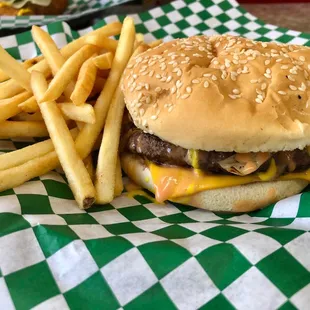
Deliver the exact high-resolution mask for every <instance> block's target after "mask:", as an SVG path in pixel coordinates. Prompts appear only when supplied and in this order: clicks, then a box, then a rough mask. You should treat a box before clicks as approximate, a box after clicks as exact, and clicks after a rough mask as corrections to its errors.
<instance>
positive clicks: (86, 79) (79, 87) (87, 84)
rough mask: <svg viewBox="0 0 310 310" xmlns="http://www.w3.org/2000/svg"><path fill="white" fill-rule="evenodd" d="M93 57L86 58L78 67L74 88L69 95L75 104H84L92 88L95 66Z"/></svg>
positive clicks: (94, 78) (95, 71)
mask: <svg viewBox="0 0 310 310" xmlns="http://www.w3.org/2000/svg"><path fill="white" fill-rule="evenodd" d="M93 59H95V58H89V59H88V60H86V61H85V62H84V64H83V65H82V67H81V69H80V73H79V75H78V79H77V82H76V85H75V88H74V90H73V92H72V94H71V97H70V99H71V100H72V102H73V103H74V104H76V105H82V104H84V103H85V102H86V101H87V98H88V97H89V95H90V94H91V92H92V90H93V88H94V85H95V81H96V75H97V67H96V66H95V64H94V62H93Z"/></svg>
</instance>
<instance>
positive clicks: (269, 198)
mask: <svg viewBox="0 0 310 310" xmlns="http://www.w3.org/2000/svg"><path fill="white" fill-rule="evenodd" d="M121 163H122V168H123V170H124V171H125V172H126V174H127V175H128V177H129V178H130V179H132V180H133V181H134V182H135V183H137V184H138V185H140V186H142V187H143V188H146V189H148V190H149V191H151V192H154V184H153V181H152V176H151V172H150V170H149V168H148V167H147V166H146V165H145V162H144V159H143V158H141V157H140V156H137V155H133V154H129V153H125V154H122V156H121ZM307 185H308V182H307V181H304V180H288V181H272V182H257V183H251V184H247V185H240V186H233V187H225V188H219V189H212V190H207V191H203V192H199V193H196V194H193V195H190V196H186V197H180V198H177V199H174V200H173V202H178V203H182V204H186V205H189V206H193V207H196V208H201V209H205V210H209V211H217V212H236V213H237V212H249V211H254V210H257V209H261V208H264V207H267V206H268V205H269V204H271V203H274V202H276V201H278V200H281V199H283V198H287V197H289V196H292V195H295V194H298V193H300V192H301V191H302V190H303V189H304V188H305V187H306V186H307Z"/></svg>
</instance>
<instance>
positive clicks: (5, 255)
mask: <svg viewBox="0 0 310 310" xmlns="http://www.w3.org/2000/svg"><path fill="white" fill-rule="evenodd" d="M133 17H134V19H135V21H136V24H137V31H139V32H143V33H145V34H146V38H147V39H148V40H152V39H155V38H161V37H164V38H165V40H170V39H173V38H177V37H182V36H190V35H195V34H198V33H205V34H215V33H226V32H229V33H232V34H236V35H237V34H239V35H243V36H246V37H249V38H252V39H259V40H264V41H268V40H277V41H281V42H291V43H295V44H309V42H310V41H309V40H310V35H308V34H303V33H300V32H296V31H291V30H287V29H282V28H278V27H275V26H272V25H266V24H264V23H263V22H261V21H260V20H257V19H256V18H255V17H254V16H252V15H250V14H249V13H247V12H245V11H244V10H243V9H242V8H241V7H239V6H238V5H237V3H236V2H234V1H232V0H229V1H226V0H214V1H213V2H211V1H201V2H194V1H186V2H184V1H176V2H172V3H171V4H168V5H166V6H163V7H159V8H156V9H153V10H151V11H149V12H145V13H143V14H140V15H134V16H133ZM116 19H118V17H116V16H111V17H108V18H106V19H105V20H104V21H102V22H100V23H99V24H97V25H95V26H94V28H98V27H100V26H102V25H103V24H105V23H107V22H111V21H114V20H116ZM120 19H121V20H122V17H120ZM46 29H47V30H48V31H49V33H51V34H52V35H53V38H54V39H55V40H56V42H57V43H58V44H59V46H62V45H64V44H65V43H66V42H67V41H70V40H72V39H73V38H76V37H77V36H79V35H80V34H82V33H85V32H87V31H90V29H86V30H85V31H82V32H80V33H75V32H73V31H71V29H70V28H69V27H68V25H67V24H65V23H60V22H58V23H55V24H51V25H48V26H47V27H46ZM0 43H1V44H2V45H3V46H4V47H5V48H6V49H7V50H8V51H9V52H10V53H11V54H12V55H14V56H15V57H16V58H18V59H25V58H29V57H33V56H34V54H35V52H36V48H35V45H34V43H33V41H32V39H31V35H30V33H24V34H22V35H17V36H11V37H7V38H5V39H1V40H0ZM32 142H33V141H29V140H25V139H15V140H7V141H0V150H2V151H4V152H7V151H9V150H12V149H16V148H20V147H24V146H26V145H28V144H30V143H32ZM309 230H310V192H304V193H303V194H301V195H296V196H294V197H290V198H288V199H285V200H282V201H280V202H278V203H276V204H274V205H271V206H269V207H268V208H266V209H263V210H260V211H256V212H252V213H249V214H241V215H233V214H231V215H227V214H226V215H225V214H217V213H211V212H206V211H203V210H198V209H194V208H191V207H188V206H184V205H180V204H172V203H167V204H165V205H158V204H154V203H152V202H151V201H149V200H148V199H147V198H145V197H143V196H135V197H134V198H130V197H128V195H127V194H126V193H123V195H122V196H121V197H119V198H117V199H115V200H114V201H113V202H112V203H111V204H108V205H104V206H95V207H93V208H92V209H90V210H88V211H82V210H79V209H78V208H77V206H76V204H75V202H74V200H73V196H72V193H71V191H70V189H69V187H68V185H67V183H66V180H65V179H64V176H63V175H62V174H60V173H57V172H50V173H48V174H47V175H45V176H42V177H40V178H36V179H34V180H32V181H30V182H27V183H26V184H24V185H22V186H20V187H18V188H15V189H12V190H8V191H6V192H4V193H1V194H0V309H14V308H15V309H32V308H33V309H99V308H103V309H160V308H162V309H176V308H178V309H264V310H265V309H267V310H269V309H296V308H298V309H309V305H310V273H309V271H310V251H309V248H310V233H309Z"/></svg>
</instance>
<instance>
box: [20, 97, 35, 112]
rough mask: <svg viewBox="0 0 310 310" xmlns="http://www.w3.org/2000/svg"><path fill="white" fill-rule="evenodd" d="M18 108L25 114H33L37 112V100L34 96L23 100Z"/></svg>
mask: <svg viewBox="0 0 310 310" xmlns="http://www.w3.org/2000/svg"><path fill="white" fill-rule="evenodd" d="M18 107H19V108H20V109H21V110H22V111H24V112H27V113H34V112H36V111H38V110H39V106H38V103H37V100H36V98H35V97H34V96H32V97H30V98H29V99H27V100H25V101H24V102H22V103H20V104H19V105H18Z"/></svg>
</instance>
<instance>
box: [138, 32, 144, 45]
mask: <svg viewBox="0 0 310 310" xmlns="http://www.w3.org/2000/svg"><path fill="white" fill-rule="evenodd" d="M136 41H138V42H142V43H143V42H144V35H143V34H142V33H137V34H136Z"/></svg>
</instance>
